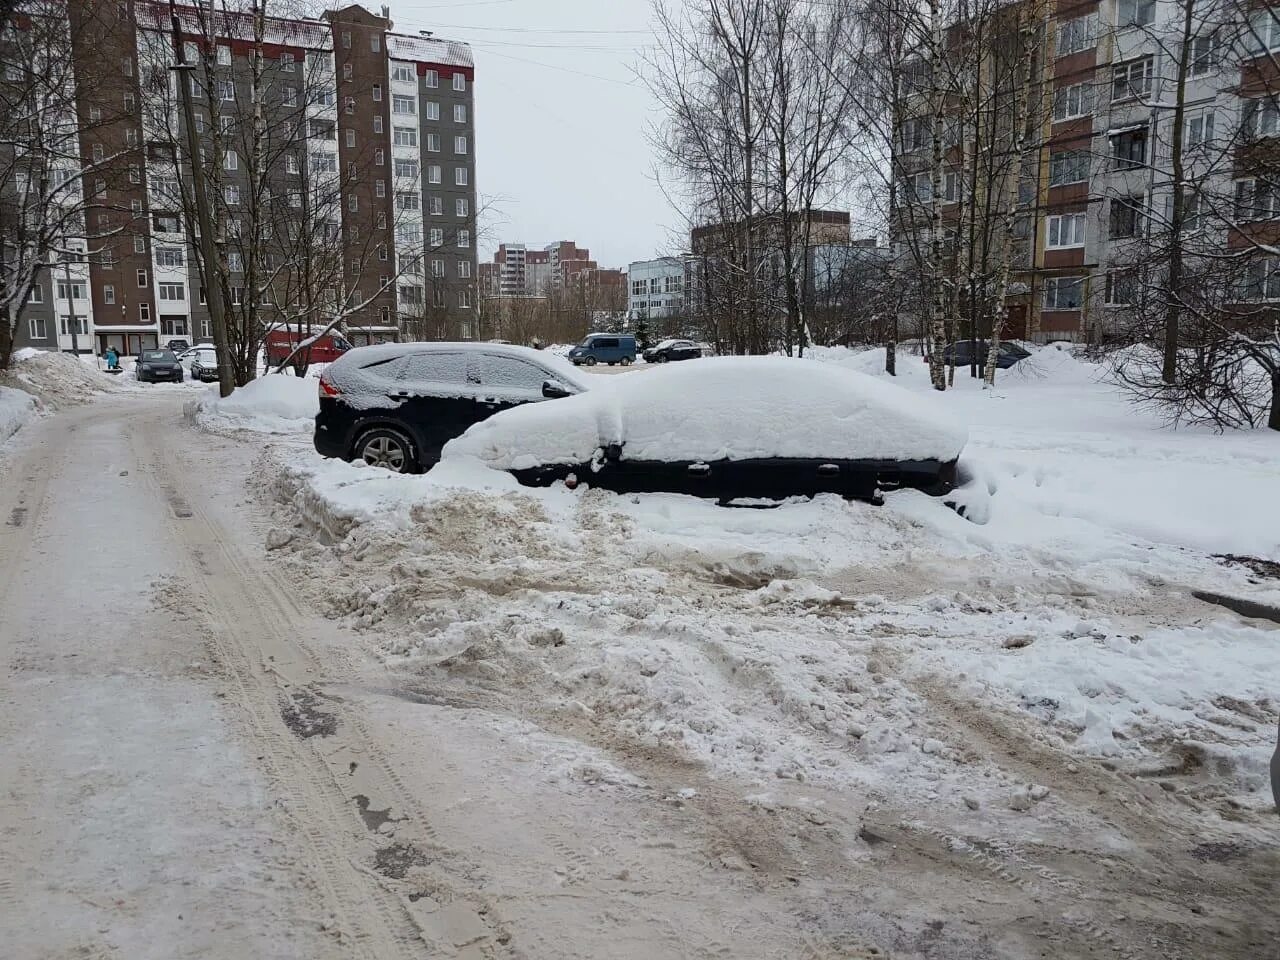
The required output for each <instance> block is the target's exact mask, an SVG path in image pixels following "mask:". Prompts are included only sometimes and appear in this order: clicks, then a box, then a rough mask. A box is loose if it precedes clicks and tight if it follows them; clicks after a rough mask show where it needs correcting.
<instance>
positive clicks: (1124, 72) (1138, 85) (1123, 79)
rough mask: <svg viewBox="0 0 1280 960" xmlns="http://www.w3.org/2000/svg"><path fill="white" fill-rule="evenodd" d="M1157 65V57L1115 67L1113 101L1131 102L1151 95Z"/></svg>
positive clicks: (1112, 76) (1112, 88)
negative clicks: (1136, 98)
mask: <svg viewBox="0 0 1280 960" xmlns="http://www.w3.org/2000/svg"><path fill="white" fill-rule="evenodd" d="M1155 63H1156V60H1155V57H1143V58H1142V59H1141V60H1130V61H1129V62H1128V63H1121V64H1119V65H1117V66H1116V67H1114V68H1113V69H1112V71H1111V99H1112V100H1129V99H1132V98H1134V97H1145V96H1147V95H1148V94H1149V93H1151V79H1152V77H1153V76H1155Z"/></svg>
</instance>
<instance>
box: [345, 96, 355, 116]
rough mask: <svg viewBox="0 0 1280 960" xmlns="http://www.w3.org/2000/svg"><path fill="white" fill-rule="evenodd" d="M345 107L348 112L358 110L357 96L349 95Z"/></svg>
mask: <svg viewBox="0 0 1280 960" xmlns="http://www.w3.org/2000/svg"><path fill="white" fill-rule="evenodd" d="M343 109H344V110H346V111H347V113H355V112H356V98H355V97H347V98H346V101H345V102H344V103H343Z"/></svg>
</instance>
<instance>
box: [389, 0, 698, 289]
mask: <svg viewBox="0 0 1280 960" xmlns="http://www.w3.org/2000/svg"><path fill="white" fill-rule="evenodd" d="M390 2H391V16H392V19H393V21H394V22H395V28H394V29H395V30H396V31H397V32H404V33H410V32H414V33H416V32H417V31H419V30H424V29H428V30H434V31H435V32H436V33H437V35H438V36H441V37H444V38H448V39H456V40H465V41H467V42H468V43H470V44H471V45H472V51H473V53H474V55H475V60H476V87H475V96H476V108H475V112H476V180H477V187H478V190H479V193H480V200H481V203H482V204H484V203H486V202H487V203H490V204H491V205H492V209H493V212H492V214H491V215H490V216H489V217H488V218H487V219H488V223H487V224H486V223H484V222H483V221H482V223H481V232H482V238H481V244H480V250H479V253H480V257H481V259H482V260H487V259H490V258H491V257H492V254H493V251H494V250H495V249H496V248H497V245H498V243H499V242H502V241H516V242H524V243H527V244H529V245H531V246H542V245H545V244H549V243H552V242H554V241H557V240H576V241H577V242H578V243H579V244H580V245H582V246H585V247H587V248H589V249H590V250H591V255H592V257H594V258H595V259H596V260H597V261H599V263H600V265H601V266H606V267H626V265H627V263H628V262H629V261H632V260H644V259H648V258H650V257H652V256H655V255H657V254H665V253H670V252H672V249H671V247H672V244H673V242H674V241H673V239H672V237H673V235H672V232H671V228H672V227H673V226H674V225H675V224H677V223H678V222H679V218H678V217H677V215H676V214H675V212H674V211H672V210H671V208H670V206H669V204H668V203H667V201H666V199H665V198H664V197H663V194H662V191H661V190H659V189H658V186H657V185H656V183H655V182H654V178H653V159H652V151H651V149H650V147H649V144H648V142H647V139H646V132H647V129H648V127H647V125H648V124H649V123H650V122H652V121H654V120H655V119H657V118H656V117H655V115H654V112H653V100H652V98H651V97H650V95H649V93H648V91H647V90H646V89H645V87H644V85H643V83H641V82H640V81H639V80H638V79H637V78H636V69H637V68H638V66H639V60H640V56H641V48H643V47H645V46H647V45H648V44H650V43H651V42H652V33H651V32H650V3H649V0H471V2H462V0H390ZM370 9H377V7H376V5H371V6H370ZM572 31H581V32H572ZM588 31H589V32H588Z"/></svg>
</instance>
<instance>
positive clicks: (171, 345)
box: [164, 338, 191, 354]
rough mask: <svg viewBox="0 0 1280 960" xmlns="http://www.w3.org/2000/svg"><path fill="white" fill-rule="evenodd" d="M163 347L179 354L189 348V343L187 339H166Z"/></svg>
mask: <svg viewBox="0 0 1280 960" xmlns="http://www.w3.org/2000/svg"><path fill="white" fill-rule="evenodd" d="M164 348H165V349H166V350H172V351H173V352H174V353H175V354H180V353H182V352H183V351H185V350H190V349H191V343H190V341H188V340H184V339H181V338H178V339H174V340H169V341H166V343H165V345H164Z"/></svg>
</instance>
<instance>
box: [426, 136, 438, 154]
mask: <svg viewBox="0 0 1280 960" xmlns="http://www.w3.org/2000/svg"><path fill="white" fill-rule="evenodd" d="M439 152H440V134H438V133H428V134H427V153H439Z"/></svg>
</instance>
